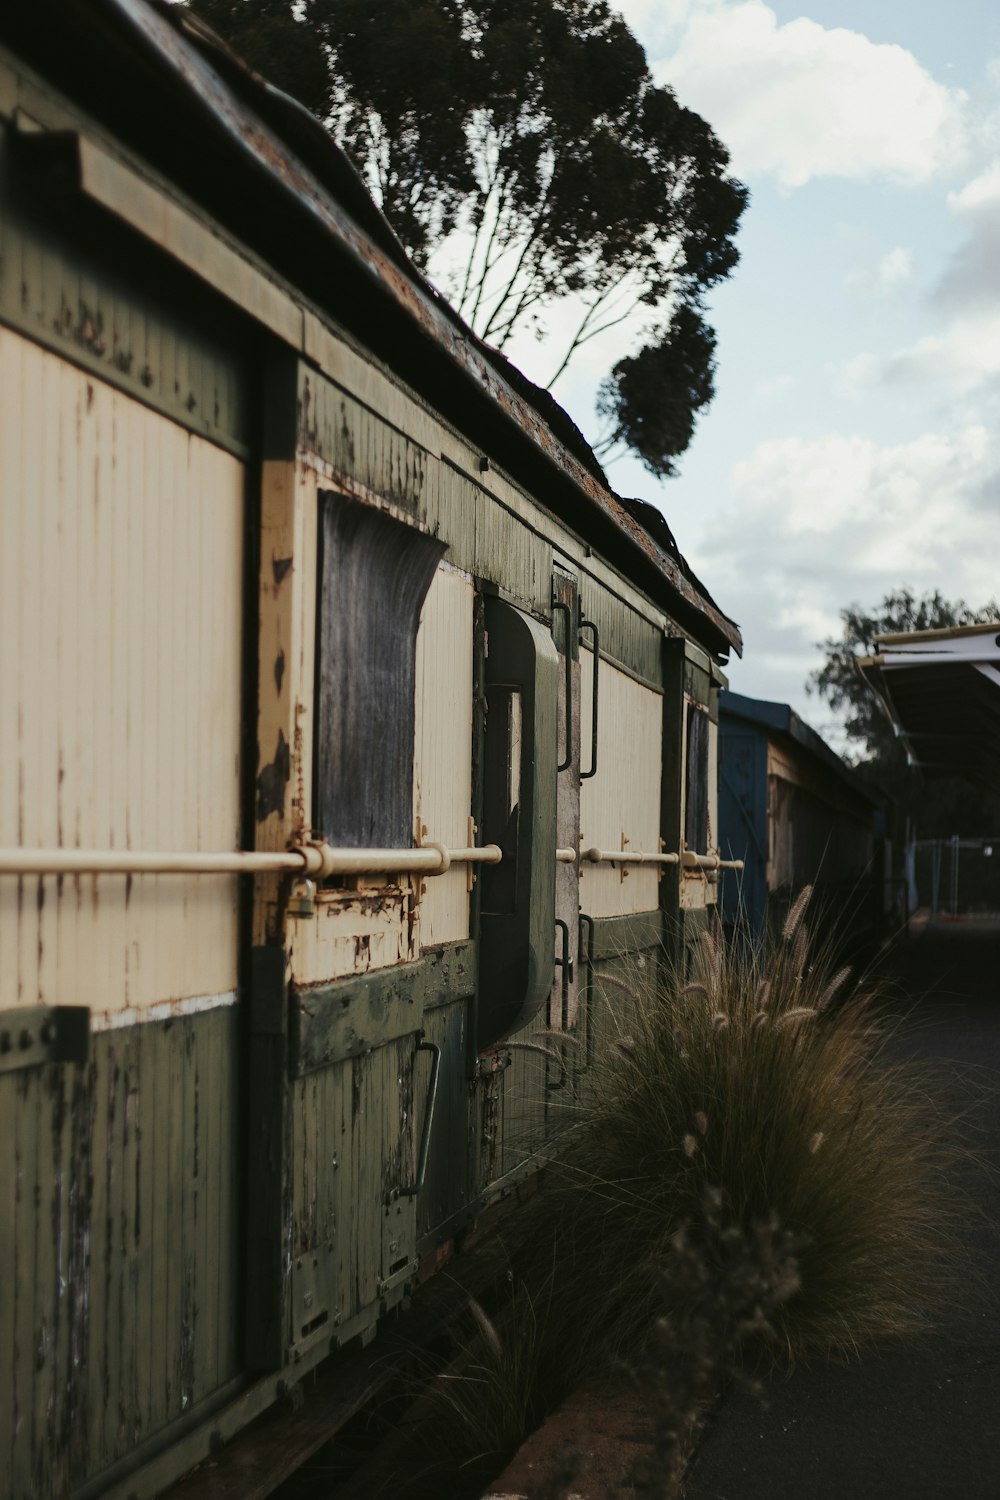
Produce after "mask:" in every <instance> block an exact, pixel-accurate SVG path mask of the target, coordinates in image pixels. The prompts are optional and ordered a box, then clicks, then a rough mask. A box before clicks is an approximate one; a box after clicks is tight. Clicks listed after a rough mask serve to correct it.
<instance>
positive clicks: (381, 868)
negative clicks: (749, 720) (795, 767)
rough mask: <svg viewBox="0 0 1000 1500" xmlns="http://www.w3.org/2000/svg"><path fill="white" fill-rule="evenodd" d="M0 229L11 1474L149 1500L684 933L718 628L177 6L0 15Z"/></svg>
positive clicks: (447, 1203) (364, 1333)
mask: <svg viewBox="0 0 1000 1500" xmlns="http://www.w3.org/2000/svg"><path fill="white" fill-rule="evenodd" d="M0 197H2V208H0V382H2V404H0V640H2V643H3V649H2V651H0V705H2V708H0V1122H2V1125H0V1129H2V1138H3V1141H4V1150H3V1160H2V1167H0V1264H2V1273H0V1473H2V1474H3V1475H5V1476H7V1477H8V1480H9V1483H8V1488H9V1492H10V1493H11V1494H12V1495H15V1496H19V1497H20V1496H25V1497H27V1496H31V1497H32V1500H42V1497H45V1496H57V1495H58V1496H62V1495H67V1494H70V1495H73V1496H75V1497H79V1500H84V1497H89V1496H96V1495H99V1494H113V1495H121V1496H125V1495H136V1496H147V1495H152V1494H155V1493H157V1492H159V1491H161V1490H162V1489H163V1488H164V1487H165V1486H166V1485H168V1484H169V1483H170V1482H171V1481H172V1480H173V1479H174V1478H176V1477H177V1476H178V1475H179V1474H181V1473H182V1472H183V1471H184V1470H185V1469H187V1468H189V1467H190V1466H191V1465H192V1464H193V1463H195V1462H197V1461H198V1460H200V1459H201V1458H203V1457H204V1456H205V1455H206V1454H207V1453H209V1452H210V1451H212V1450H213V1449H215V1448H217V1447H218V1446H219V1444H221V1443H225V1442H227V1441H228V1440H229V1439H231V1438H232V1437H234V1436H235V1435H236V1434H237V1433H238V1432H239V1431H240V1429H241V1428H242V1427H243V1426H245V1424H246V1423H247V1422H249V1421H250V1420H251V1419H252V1418H253V1417H254V1416H255V1415H256V1414H257V1413H258V1412H260V1411H262V1410H263V1409H265V1408H266V1407H267V1406H268V1405H269V1404H270V1403H272V1402H273V1401H274V1400H275V1399H276V1397H277V1396H278V1394H279V1393H280V1392H282V1391H284V1390H286V1389H287V1388H288V1387H289V1386H290V1385H292V1384H294V1383H295V1382H296V1381H299V1380H301V1378H302V1377H303V1375H304V1374H305V1373H306V1372H307V1371H309V1370H310V1369H312V1368H314V1367H315V1366H316V1365H317V1364H318V1362H319V1361H321V1360H325V1359H327V1358H328V1357H330V1356H331V1355H332V1354H336V1351H338V1350H342V1351H343V1353H342V1355H341V1356H340V1357H342V1358H344V1359H350V1358H351V1357H352V1349H354V1348H357V1346H358V1345H359V1344H363V1343H364V1342H365V1341H367V1340H368V1339H369V1338H370V1337H371V1336H372V1335H373V1333H374V1332H375V1330H376V1328H377V1327H378V1324H379V1320H380V1319H382V1318H384V1316H385V1315H386V1313H387V1312H389V1311H390V1310H391V1309H393V1308H394V1307H395V1306H397V1304H399V1303H400V1301H401V1300H402V1299H403V1298H404V1296H405V1294H406V1292H407V1289H408V1288H409V1287H410V1286H411V1285H412V1284H413V1282H414V1280H415V1279H416V1278H417V1277H418V1275H420V1274H422V1270H423V1269H424V1268H426V1267H427V1266H428V1265H429V1264H431V1263H432V1262H433V1261H434V1260H435V1258H440V1257H441V1256H442V1255H444V1254H446V1253H448V1251H449V1247H451V1246H452V1245H453V1244H454V1243H455V1241H456V1239H457V1237H458V1236H459V1234H460V1232H461V1231H463V1230H465V1229H467V1228H468V1227H469V1226H470V1225H471V1224H473V1223H474V1222H475V1221H476V1220H477V1218H478V1217H479V1216H480V1215H482V1213H483V1212H484V1210H485V1209H486V1208H487V1207H488V1206H489V1205H490V1204H492V1203H495V1202H496V1201H498V1200H499V1199H500V1198H501V1197H502V1196H503V1195H504V1194H505V1193H507V1192H508V1191H509V1190H510V1188H511V1186H512V1185H513V1184H515V1183H516V1182H517V1181H518V1180H519V1179H520V1178H521V1177H523V1175H524V1174H526V1173H529V1172H532V1171H534V1170H535V1169H536V1168H537V1167H538V1165H539V1164H540V1163H541V1162H542V1161H543V1160H544V1156H545V1150H546V1142H547V1140H548V1139H549V1138H550V1136H551V1133H552V1130H553V1128H554V1125H555V1123H556V1122H557V1121H558V1119H559V1108H560V1098H559V1096H560V1092H561V1091H564V1090H565V1089H567V1088H570V1089H573V1088H576V1087H580V1086H582V1081H583V1075H585V1072H586V1067H587V1061H588V1058H590V1057H592V1056H593V1050H594V1049H595V1048H597V1047H600V1046H601V1045H603V1038H602V1034H601V1025H600V1012H599V1007H598V1006H597V1004H596V997H597V996H598V995H599V994H600V990H601V981H602V978H607V977H610V978H614V977H615V975H616V973H618V971H619V969H620V966H621V965H623V964H625V965H636V964H640V965H642V964H656V963H658V962H659V961H660V956H661V955H662V954H663V953H664V952H668V953H672V954H674V955H675V956H676V955H678V954H681V953H682V952H683V950H684V947H685V945H690V944H691V943H692V942H694V941H696V939H697V934H698V932H699V931H700V929H701V928H702V927H703V926H704V923H705V921H706V920H707V916H708V913H709V912H710V910H711V908H712V906H713V904H714V901H715V896H716V885H715V883H714V882H715V871H716V870H717V868H718V865H719V853H718V849H717V843H718V835H717V831H716V822H717V812H716V789H715V777H716V758H717V751H716V737H717V724H718V694H719V688H720V685H721V684H722V683H723V681H724V679H723V676H722V672H721V665H722V664H723V663H724V662H725V659H726V657H727V655H728V653H729V651H730V650H731V649H733V648H735V649H739V646H740V641H739V635H738V632H737V630H736V628H735V626H733V624H732V623H731V622H730V621H729V620H727V619H726V617H725V616H724V615H723V614H722V613H721V612H720V611H719V610H718V608H717V607H716V606H715V605H714V604H713V602H712V600H711V599H710V597H709V596H708V594H707V593H706V591H705V590H704V588H703V587H702V586H701V584H700V583H699V582H698V580H697V579H695V578H694V577H693V575H692V574H691V573H690V570H689V569H688V568H687V567H686V565H685V564H684V562H683V560H682V559H681V557H680V556H679V554H678V552H677V550H676V547H675V545H674V543H673V539H672V537H671V536H670V534H669V532H667V531H666V529H665V525H664V523H663V522H662V521H660V520H659V519H658V518H657V517H655V516H651V515H650V514H649V513H648V508H644V507H642V506H640V505H637V504H633V505H629V504H628V503H627V502H623V501H621V500H619V499H618V498H617V497H616V496H614V495H613V494H612V493H611V492H610V491H609V490H608V488H607V486H606V484H605V482H604V480H603V477H602V475H601V473H600V470H599V469H598V467H597V465H596V463H595V462H594V460H593V457H592V455H591V454H590V452H589V449H587V448H586V446H585V445H584V444H583V442H582V439H580V438H579V435H578V434H577V433H576V432H575V429H573V428H572V425H571V424H570V423H569V421H568V419H567V418H566V417H565V415H564V414H563V413H561V412H560V410H559V409H558V407H556V406H555V404H554V403H552V402H551V400H550V398H548V397H546V396H545V395H544V394H543V393H541V392H538V391H536V390H535V389H534V388H533V387H530V386H529V385H528V384H527V383H526V382H525V381H524V380H523V378H522V377H520V376H519V375H518V373H517V372H516V371H515V370H513V369H512V368H511V367H510V366H508V365H507V364H506V363H505V362H504V361H503V360H502V359H501V358H500V357H499V356H497V355H495V354H493V353H492V352H491V351H489V350H488V349H486V348H485V347H484V346H482V345H481V344H479V343H477V341H476V340H475V339H474V338H473V336H472V335H471V334H470V333H469V332H468V331H467V330H466V329H465V328H464V327H463V326H462V325H461V324H460V323H459V322H458V320H457V319H456V318H455V316H454V315H453V314H452V313H451V311H450V309H449V308H448V307H447V306H446V304H444V303H443V302H442V300H441V299H440V298H439V297H438V296H437V295H436V294H435V293H434V292H433V291H432V290H431V289H430V288H429V287H428V286H427V284H426V283H424V282H423V281H422V280H421V279H420V277H419V276H418V275H417V273H416V272H414V271H413V269H412V268H411V267H410V266H409V265H408V263H407V262H406V261H405V257H403V256H402V253H401V252H400V251H399V249H398V246H397V245H396V244H395V241H394V240H393V238H392V235H391V232H390V231H389V229H388V226H387V225H386V224H385V222H384V221H383V220H382V219H381V217H380V216H379V215H378V213H377V212H376V210H375V209H374V208H373V207H372V205H371V204H370V202H369V201H368V200H367V198H366V197H365V195H364V192H363V189H362V188H361V186H360V184H359V182H358V181H357V179H356V178H355V177H354V175H353V173H352V171H351V169H350V168H349V167H348V166H347V164H346V162H345V161H344V159H343V158H342V157H341V156H340V154H339V153H338V152H337V150H336V149H335V148H334V147H333V145H332V144H331V143H330V141H329V140H328V138H327V137H326V136H325V134H324V132H322V130H321V129H320V127H319V126H317V125H315V123H314V122H311V121H310V120H309V119H308V118H307V117H306V116H305V115H304V114H303V113H302V112H301V111H300V110H298V108H297V106H295V105H293V104H292V102H291V101H289V100H287V99H285V98H284V97H283V96H280V95H277V94H275V93H274V92H273V91H271V90H269V89H268V88H267V86H266V85H265V84H263V83H262V82H261V81H260V80H258V79H255V78H253V77H252V76H250V75H248V74H246V73H245V72H244V71H243V70H241V68H240V67H239V66H238V65H237V64H236V63H235V61H234V60H233V59H232V58H231V57H230V56H229V55H228V54H226V52H225V51H224V49H222V48H221V47H219V46H217V45H216V44H214V43H213V42H212V40H211V39H210V38H206V37H205V36H204V35H202V34H201V33H200V32H198V31H197V30H196V29H195V28H194V27H193V25H192V23H191V22H190V21H187V20H185V19H184V17H183V16H178V15H176V14H173V15H172V14H170V12H169V11H168V10H166V9H159V8H155V7H153V6H150V5H148V4H146V3H145V0H90V3H84V0H59V3H53V4H49V5H47V6H39V7H28V6H14V7H10V8H7V9H5V11H4V12H3V14H2V16H0ZM539 1031H544V1032H545V1033H546V1034H551V1033H556V1034H557V1035H556V1040H555V1043H554V1045H555V1047H556V1049H558V1045H559V1044H558V1034H559V1033H567V1034H569V1035H571V1036H573V1037H574V1038H576V1044H575V1045H574V1046H573V1048H572V1049H571V1051H570V1050H567V1054H566V1058H567V1060H564V1061H563V1062H561V1063H559V1064H557V1063H556V1062H555V1061H554V1059H553V1058H552V1057H551V1056H548V1055H545V1054H546V1053H547V1052H550V1051H551V1050H552V1048H551V1047H549V1046H548V1043H547V1044H546V1049H544V1052H543V1053H539V1051H538V1050H536V1049H535V1046H534V1040H535V1039H537V1034H538V1032H539ZM549 1040H551V1036H549ZM519 1043H526V1044H527V1045H518V1044H519Z"/></svg>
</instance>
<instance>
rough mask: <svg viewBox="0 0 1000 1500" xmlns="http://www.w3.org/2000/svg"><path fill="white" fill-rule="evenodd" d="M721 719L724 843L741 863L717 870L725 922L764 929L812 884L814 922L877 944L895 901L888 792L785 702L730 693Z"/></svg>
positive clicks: (850, 940) (854, 940) (861, 943)
mask: <svg viewBox="0 0 1000 1500" xmlns="http://www.w3.org/2000/svg"><path fill="white" fill-rule="evenodd" d="M719 723H720V730H719V826H720V843H721V845H722V848H723V851H724V852H725V854H726V855H727V856H728V857H729V858H731V859H738V860H740V861H742V868H741V869H739V870H729V869H723V871H722V873H721V875H720V876H719V879H720V885H721V893H720V909H721V913H722V916H723V919H724V920H725V921H726V922H727V923H728V924H732V925H737V924H746V925H748V926H749V928H750V929H751V930H752V931H754V932H757V933H762V932H763V931H764V928H765V925H766V924H767V922H768V920H769V919H770V920H771V921H775V920H776V921H778V922H780V921H781V920H782V919H783V917H784V913H785V912H786V911H787V909H788V906H789V904H790V903H791V901H792V900H794V898H795V896H796V894H797V893H798V892H799V891H800V890H801V889H802V887H803V886H804V885H814V886H815V888H816V896H815V898H814V900H813V903H812V906H813V913H814V920H820V921H821V922H823V923H824V924H825V925H826V926H827V928H828V930H829V931H830V932H831V935H832V934H833V933H834V932H837V933H839V937H840V939H841V940H843V941H844V942H845V943H847V944H848V945H849V946H851V947H853V948H863V947H871V946H872V944H874V943H876V942H877V941H879V940H880V939H881V937H882V935H883V932H884V930H885V928H886V926H887V923H888V920H889V918H890V916H891V911H890V908H891V903H892V899H893V883H892V880H891V875H892V869H891V847H890V844H889V841H888V840H887V838H886V818H885V808H884V799H883V798H882V797H881V796H880V795H878V794H877V793H875V792H874V791H873V790H872V788H870V787H869V786H867V785H866V784H865V783H864V782H863V781H862V780H861V778H860V777H859V776H858V774H857V772H855V771H853V770H852V769H851V768H850V766H848V765H846V764H845V763H844V761H843V760H841V758H840V756H839V755H837V754H836V752H835V751H834V750H831V749H830V747H829V745H827V743H826V742H825V740H823V739H822V738H821V737H820V736H819V735H818V734H817V733H816V731H815V730H814V729H811V728H810V727H809V725H808V724H805V723H803V721H802V719H800V718H799V716H798V714H797V713H796V712H795V711H794V709H792V708H790V707H789V706H788V704H787V703H771V702H768V701H767V700H765V699H761V698H747V697H745V696H744V695H743V694H741V693H733V692H730V691H728V690H723V692H722V693H721V694H720V711H719Z"/></svg>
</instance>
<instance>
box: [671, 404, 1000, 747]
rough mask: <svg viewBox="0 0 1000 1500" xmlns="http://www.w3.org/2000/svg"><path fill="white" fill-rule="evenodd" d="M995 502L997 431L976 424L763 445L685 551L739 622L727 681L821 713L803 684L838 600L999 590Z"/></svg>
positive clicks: (999, 497)
mask: <svg viewBox="0 0 1000 1500" xmlns="http://www.w3.org/2000/svg"><path fill="white" fill-rule="evenodd" d="M998 501H1000V437H998V436H997V435H996V434H995V433H994V431H993V430H992V429H988V428H985V427H981V426H974V425H973V426H968V427H966V428H963V429H962V430H960V431H956V432H954V433H950V434H941V433H928V434H926V435H925V436H923V437H921V438H919V439H917V440H915V441H914V442H910V443H903V444H897V445H895V446H884V447H883V446H880V445H879V444H877V443H874V442H871V441H869V440H867V439H865V438H860V437H852V436H844V435H840V434H830V435H828V436H825V437H821V438H816V439H812V440H807V439H800V438H781V439H776V440H773V441H769V442H764V443H761V444H760V445H759V446H758V447H757V448H755V449H754V451H753V452H752V453H751V454H750V455H749V457H748V458H746V459H745V460H743V461H742V462H741V463H738V464H737V465H736V466H735V468H734V470H733V476H732V500H731V501H730V502H729V503H727V504H726V505H725V506H724V507H723V508H722V510H721V513H720V512H718V511H716V512H715V513H713V514H711V515H710V516H709V514H708V508H706V515H705V521H704V527H703V530H702V533H701V535H700V536H697V537H695V538H694V539H693V542H689V543H688V545H687V549H686V550H687V553H688V556H689V558H690V560H691V562H692V563H693V564H694V566H695V567H696V569H698V570H699V572H700V573H701V576H702V577H705V578H708V579H710V580H711V587H712V592H713V594H714V596H715V598H716V599H718V600H719V602H720V604H721V605H722V607H723V608H724V609H725V610H726V612H727V613H728V614H731V615H733V616H734V617H735V618H736V619H737V620H741V621H743V622H746V630H745V644H746V655H747V660H746V662H745V664H744V665H742V666H741V667H740V668H739V670H738V677H737V680H736V681H735V682H734V686H736V687H737V689H738V690H739V691H744V692H750V693H757V694H759V695H760V696H762V697H770V698H779V699H782V700H786V701H790V702H792V703H793V704H795V706H796V707H797V708H798V709H799V710H800V711H805V712H806V715H807V717H810V718H813V719H816V718H823V717H824V716H828V714H829V710H828V709H827V708H824V707H823V706H822V705H821V704H819V703H818V702H817V700H815V699H812V700H809V699H805V698H804V695H803V688H804V683H805V680H806V678H807V676H808V674H809V672H810V671H812V670H813V669H814V668H815V667H817V666H818V665H819V663H820V656H819V653H818V652H817V651H816V649H815V648H816V643H817V642H818V641H819V640H821V639H823V638H825V637H826V636H828V635H834V636H836V635H838V634H839V629H840V627H839V612H840V610H841V609H843V608H845V607H846V606H848V605H850V604H851V603H854V602H857V603H860V604H875V603H877V602H878V601H879V600H880V599H881V598H882V597H883V596H884V595H885V594H886V593H887V592H888V591H889V590H890V589H893V588H897V587H899V586H900V585H902V584H908V585H909V586H911V587H912V588H914V589H916V590H917V591H918V592H923V591H926V590H930V589H934V588H940V589H941V592H942V593H943V594H945V595H946V597H964V598H965V599H966V600H967V601H968V602H969V603H971V604H982V603H984V602H985V601H986V600H987V599H989V598H991V597H993V596H994V595H995V594H996V593H997V592H998V588H997V576H996V555H995V548H994V547H993V546H992V530H993V524H994V518H995V515H996V511H997V505H998ZM688 519H689V524H690V520H691V519H694V518H693V517H692V518H688ZM810 710H811V711H810Z"/></svg>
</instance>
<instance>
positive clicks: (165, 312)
mask: <svg viewBox="0 0 1000 1500" xmlns="http://www.w3.org/2000/svg"><path fill="white" fill-rule="evenodd" d="M24 175H26V174H24V173H20V172H17V171H15V170H14V160H13V149H12V146H11V142H10V136H9V134H3V135H0V204H2V210H0V322H3V323H6V324H8V325H9V326H10V327H12V328H15V329H17V330H18V331H19V332H21V333H24V334H26V335H27V336H28V337H29V338H31V339H34V340H35V341H36V342H38V343H40V344H43V345H45V346H46V347H47V348H49V349H52V350H54V351H55V352H56V353H58V354H61V355H63V356H64V357H65V358H66V359H68V360H70V361H71V362H72V363H73V364H76V365H80V366H82V367H83V368H84V369H87V370H92V371H93V372H94V373H95V374H96V375H99V376H100V377H101V379H102V380H106V381H107V382H108V383H109V384H110V385H114V386H118V387H119V388H120V389H121V390H124V391H127V392H128V393H129V395H131V396H135V397H137V398H138V399H139V400H140V401H142V402H144V403H145V404H146V405H147V406H152V407H154V408H155V409H156V410H157V411H161V412H163V413H165V414H166V415H167V416H169V417H171V418H172V419H173V420H174V421H175V422H178V423H180V425H181V426H183V427H186V428H188V429H189V430H190V431H192V432H196V433H199V434H200V435H201V436H203V437H207V438H209V439H211V440H212V441H213V442H216V443H219V444H220V445H221V446H223V447H226V448H228V449H230V451H232V452H235V453H239V454H241V455H242V454H244V453H245V452H246V449H247V444H248V441H249V434H250V421H249V404H248V400H247V394H246V389H245V382H244V381H243V380H242V379H241V377H240V364H239V359H240V354H239V350H238V345H237V343H236V339H235V333H234V330H235V323H234V321H233V319H232V318H231V317H227V316H226V314H225V313H224V310H223V309H222V308H221V306H217V305H216V303H215V302H213V301H211V300H209V299H208V297H207V294H206V293H205V292H204V291H202V290H201V289H199V288H197V287H196V286H195V285H194V284H193V283H192V284H188V283H186V282H183V283H182V281H181V280H180V279H179V278H178V276H177V275H176V273H174V272H171V271H168V270H166V269H164V268H163V267H162V266H159V263H157V266H158V269H157V268H156V267H154V265H153V264H152V262H151V252H149V251H147V250H145V248H143V247H138V246H136V245H134V244H133V243H132V242H131V241H130V242H129V253H128V255H127V256H124V255H122V254H121V253H120V249H121V246H120V243H119V246H118V250H119V253H118V254H117V255H116V256H115V262H116V266H117V267H121V266H123V265H128V266H130V267H133V268H134V278H133V277H132V276H126V275H124V274H123V273H122V272H121V270H120V269H115V270H112V269H111V268H110V264H109V259H108V258H107V257H106V256H103V255H101V254H100V248H103V247H97V246H96V244H95V248H93V249H91V248H88V246H87V245H86V244H85V242H84V239H83V237H82V236H81V235H80V234H78V233H73V232H71V230H70V229H69V227H68V226H67V225H66V224H65V223H63V224H60V223H59V222H58V221H57V220H56V219H55V217H49V218H46V217H45V216H44V215H43V214H42V213H41V212H40V211H39V209H38V203H37V200H38V197H39V195H38V194H37V193H35V192H33V190H32V184H31V183H30V182H22V181H21V178H22V176H24ZM105 233H106V234H107V235H109V236H112V235H113V236H114V237H118V235H119V232H118V231H116V230H114V229H113V228H112V227H110V226H108V227H106V229H105ZM143 270H144V271H145V275H143ZM154 286H158V287H159V288H160V289H161V291H160V294H159V295H158V296H157V295H153V294H151V293H150V291H149V290H148V288H150V287H154ZM224 318H225V320H226V323H228V325H229V330H230V336H229V337H228V338H226V337H225V336H224V332H223V328H224V325H223V322H222V320H223V319H224ZM208 330H211V332H209V331H208Z"/></svg>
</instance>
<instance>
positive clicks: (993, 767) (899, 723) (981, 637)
mask: <svg viewBox="0 0 1000 1500" xmlns="http://www.w3.org/2000/svg"><path fill="white" fill-rule="evenodd" d="M875 645H876V647H877V649H878V654H877V655H876V656H871V657H865V658H863V659H862V660H860V661H859V662H858V667H859V669H860V671H861V673H862V676H863V677H864V678H865V680H866V682H867V683H868V684H869V686H870V687H871V688H872V689H873V691H874V692H875V693H876V694H877V695H878V697H879V699H880V700H881V702H882V705H883V707H884V708H885V710H886V712H887V713H888V715H889V717H890V719H891V720H892V722H893V724H894V726H895V729H896V733H897V734H898V735H899V736H900V738H901V739H902V740H903V743H904V744H905V746H906V751H907V754H908V756H909V759H910V761H911V763H912V764H913V765H916V766H919V767H920V768H921V769H922V770H925V771H928V772H934V773H946V774H953V775H958V776H966V777H968V778H969V779H970V780H972V781H977V782H979V783H980V784H982V785H984V786H986V787H988V788H990V790H995V789H996V788H997V787H998V786H1000V625H998V624H997V623H996V622H994V623H993V624H989V625H956V626H954V627H953V628H951V629H949V630H914V631H911V632H909V633H907V634H897V635H880V636H878V637H876V641H875Z"/></svg>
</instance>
